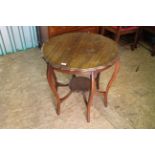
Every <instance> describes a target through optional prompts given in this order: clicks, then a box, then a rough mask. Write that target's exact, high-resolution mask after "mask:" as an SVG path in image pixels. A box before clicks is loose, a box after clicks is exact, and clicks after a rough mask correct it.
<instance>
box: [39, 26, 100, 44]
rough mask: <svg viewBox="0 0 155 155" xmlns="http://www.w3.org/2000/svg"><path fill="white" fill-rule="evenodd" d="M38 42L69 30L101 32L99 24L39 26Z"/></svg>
mask: <svg viewBox="0 0 155 155" xmlns="http://www.w3.org/2000/svg"><path fill="white" fill-rule="evenodd" d="M39 30H40V41H39V42H40V43H41V44H42V43H43V42H46V41H48V39H49V38H51V37H53V36H56V35H60V34H63V33H69V32H88V33H99V34H100V33H101V26H40V27H39Z"/></svg>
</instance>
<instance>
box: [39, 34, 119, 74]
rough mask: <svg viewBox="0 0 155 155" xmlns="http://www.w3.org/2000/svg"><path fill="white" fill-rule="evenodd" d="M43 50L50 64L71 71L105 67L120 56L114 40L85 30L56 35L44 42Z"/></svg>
mask: <svg viewBox="0 0 155 155" xmlns="http://www.w3.org/2000/svg"><path fill="white" fill-rule="evenodd" d="M42 50H43V54H44V58H45V60H46V61H47V62H48V63H49V64H51V65H52V66H53V67H55V68H61V69H64V70H69V71H93V70H97V69H103V68H105V67H107V66H109V65H112V64H113V63H114V62H115V60H116V59H117V58H118V47H117V44H116V43H115V42H114V41H113V40H111V39H109V38H107V37H104V36H102V35H99V34H93V33H84V32H75V33H65V34H62V35H59V36H55V37H53V38H51V39H50V40H49V41H48V42H46V43H45V44H44V46H43V48H42Z"/></svg>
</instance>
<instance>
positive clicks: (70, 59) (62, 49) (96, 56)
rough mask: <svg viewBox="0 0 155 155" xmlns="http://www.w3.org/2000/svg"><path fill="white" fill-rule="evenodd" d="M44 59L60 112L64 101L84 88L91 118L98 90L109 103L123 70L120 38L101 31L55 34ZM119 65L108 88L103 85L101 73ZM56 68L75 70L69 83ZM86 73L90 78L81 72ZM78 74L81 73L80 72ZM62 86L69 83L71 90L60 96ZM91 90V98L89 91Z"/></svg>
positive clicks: (44, 49) (66, 71) (69, 71)
mask: <svg viewBox="0 0 155 155" xmlns="http://www.w3.org/2000/svg"><path fill="white" fill-rule="evenodd" d="M42 51H43V54H44V59H45V61H46V62H47V79H48V83H49V86H50V88H51V90H52V91H53V93H54V95H55V97H56V101H57V105H56V107H57V114H58V115H59V114H60V105H61V103H62V102H63V101H64V100H65V99H66V98H67V97H69V95H70V94H71V93H72V92H74V91H82V92H83V93H82V94H83V97H84V101H85V103H86V107H87V121H88V122H90V108H91V105H92V101H93V97H94V95H95V94H96V93H101V94H102V95H103V96H104V105H105V106H107V103H108V102H107V97H108V92H109V88H110V87H111V85H112V82H113V81H114V79H115V78H116V75H117V73H118V71H119V54H118V47H117V44H116V42H114V41H113V40H111V39H109V38H106V37H104V36H102V35H99V34H93V33H84V32H76V33H66V34H62V35H59V36H56V37H53V38H51V39H50V40H49V41H48V42H46V43H44V45H43V47H42ZM112 65H115V67H114V72H113V74H112V77H111V79H110V81H109V83H108V85H107V87H106V90H105V91H101V90H100V89H99V76H100V73H101V72H102V71H104V70H106V69H108V68H109V67H111V66H112ZM54 70H57V71H60V72H63V73H67V74H72V75H73V76H72V79H71V80H70V82H69V84H62V83H59V82H58V81H57V78H56V75H55V72H54ZM83 73H86V74H88V75H89V78H87V77H82V76H79V74H83ZM76 75H78V76H76ZM59 86H69V88H70V91H69V93H68V94H67V95H66V96H64V97H60V95H59V94H58V91H57V89H58V87H59ZM86 91H89V97H88V99H87V97H86V95H85V92H86Z"/></svg>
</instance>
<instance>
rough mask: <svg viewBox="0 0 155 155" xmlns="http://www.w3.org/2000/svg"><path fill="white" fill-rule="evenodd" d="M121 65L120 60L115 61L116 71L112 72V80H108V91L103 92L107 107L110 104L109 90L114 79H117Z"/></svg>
mask: <svg viewBox="0 0 155 155" xmlns="http://www.w3.org/2000/svg"><path fill="white" fill-rule="evenodd" d="M119 67H120V61H119V60H117V62H116V63H115V68H114V72H113V74H112V77H111V79H110V81H109V82H108V85H107V87H106V91H105V92H103V95H104V105H105V106H106V107H107V105H108V92H109V89H110V87H111V85H112V83H113V81H114V80H115V79H116V76H117V73H118V71H119Z"/></svg>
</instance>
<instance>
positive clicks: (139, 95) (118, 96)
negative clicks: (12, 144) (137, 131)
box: [0, 46, 155, 129]
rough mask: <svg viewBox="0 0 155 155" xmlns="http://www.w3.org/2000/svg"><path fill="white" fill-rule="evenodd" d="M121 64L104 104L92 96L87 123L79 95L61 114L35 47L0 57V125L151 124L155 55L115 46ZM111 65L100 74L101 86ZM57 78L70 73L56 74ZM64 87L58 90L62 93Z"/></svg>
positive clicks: (65, 78) (67, 102)
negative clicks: (89, 118)
mask: <svg viewBox="0 0 155 155" xmlns="http://www.w3.org/2000/svg"><path fill="white" fill-rule="evenodd" d="M120 58H121V68H120V72H119V75H118V77H117V80H116V81H115V82H114V84H113V86H112V88H111V89H110V92H109V106H108V107H107V108H105V107H104V105H103V102H102V101H103V99H102V97H101V96H96V97H95V98H94V104H93V107H92V108H91V122H90V123H87V122H86V117H85V114H86V107H85V104H84V102H83V98H82V96H81V94H80V93H74V94H72V95H71V96H70V98H68V99H67V100H65V102H64V103H63V104H62V107H61V115H60V116H57V115H56V112H55V99H54V96H53V94H52V92H51V91H50V88H49V86H48V83H47V80H46V64H45V62H44V61H43V59H42V53H41V51H40V49H37V48H36V49H30V50H27V51H26V52H18V53H16V54H10V55H6V56H1V57H0V128H108V129H111V128H155V57H151V56H150V53H149V52H148V51H147V50H146V49H144V48H143V47H138V48H137V49H136V50H135V51H131V50H130V48H129V46H121V47H120ZM112 71H113V68H111V69H109V70H108V71H105V72H103V73H102V74H101V81H100V87H102V88H103V89H104V88H105V85H106V83H107V81H108V79H109V77H110V76H111V74H112ZM57 76H58V79H59V81H63V82H67V81H69V79H70V76H69V75H64V74H60V73H57ZM67 92H68V88H62V89H61V90H59V93H60V94H61V95H62V96H63V95H64V94H65V93H67Z"/></svg>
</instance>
